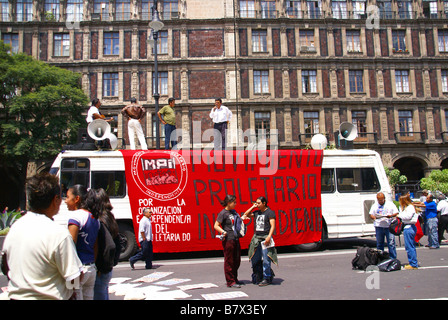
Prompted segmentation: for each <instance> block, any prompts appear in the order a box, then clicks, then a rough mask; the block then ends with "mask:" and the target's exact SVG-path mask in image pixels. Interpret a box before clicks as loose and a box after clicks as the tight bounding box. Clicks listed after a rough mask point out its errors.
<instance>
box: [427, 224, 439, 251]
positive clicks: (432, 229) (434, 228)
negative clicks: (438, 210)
mask: <svg viewBox="0 0 448 320" xmlns="http://www.w3.org/2000/svg"><path fill="white" fill-rule="evenodd" d="M438 223H439V220H438V219H437V217H435V218H429V219H427V220H426V228H427V229H426V233H427V234H428V245H429V246H430V247H432V248H438V247H439V235H438Z"/></svg>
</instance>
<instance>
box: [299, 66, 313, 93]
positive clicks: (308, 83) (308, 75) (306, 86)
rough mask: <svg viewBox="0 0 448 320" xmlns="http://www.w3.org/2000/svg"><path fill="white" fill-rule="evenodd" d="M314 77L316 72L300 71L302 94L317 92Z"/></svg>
mask: <svg viewBox="0 0 448 320" xmlns="http://www.w3.org/2000/svg"><path fill="white" fill-rule="evenodd" d="M316 76H317V71H316V70H302V92H303V93H315V92H317V86H316Z"/></svg>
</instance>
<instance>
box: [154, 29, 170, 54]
mask: <svg viewBox="0 0 448 320" xmlns="http://www.w3.org/2000/svg"><path fill="white" fill-rule="evenodd" d="M157 53H160V54H168V31H159V41H158V48H157Z"/></svg>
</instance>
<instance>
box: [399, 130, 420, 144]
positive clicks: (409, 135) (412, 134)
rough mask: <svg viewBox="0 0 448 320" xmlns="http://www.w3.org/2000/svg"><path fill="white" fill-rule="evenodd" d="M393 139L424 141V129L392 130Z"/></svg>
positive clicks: (402, 141)
mask: <svg viewBox="0 0 448 320" xmlns="http://www.w3.org/2000/svg"><path fill="white" fill-rule="evenodd" d="M394 136H395V141H396V142H397V143H424V142H425V136H426V132H425V131H402V132H394Z"/></svg>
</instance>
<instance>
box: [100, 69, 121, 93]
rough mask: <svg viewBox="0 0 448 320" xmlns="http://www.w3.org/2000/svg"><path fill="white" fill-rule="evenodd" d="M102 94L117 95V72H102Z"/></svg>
mask: <svg viewBox="0 0 448 320" xmlns="http://www.w3.org/2000/svg"><path fill="white" fill-rule="evenodd" d="M103 96H104V97H118V73H117V72H110V73H103Z"/></svg>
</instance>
